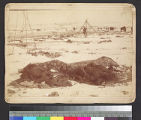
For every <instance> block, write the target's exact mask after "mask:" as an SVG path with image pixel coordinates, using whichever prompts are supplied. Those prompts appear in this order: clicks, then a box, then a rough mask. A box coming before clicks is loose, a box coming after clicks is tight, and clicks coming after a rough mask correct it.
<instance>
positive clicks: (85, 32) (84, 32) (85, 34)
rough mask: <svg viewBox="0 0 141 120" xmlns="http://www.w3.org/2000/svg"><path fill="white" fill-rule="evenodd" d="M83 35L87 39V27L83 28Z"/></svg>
mask: <svg viewBox="0 0 141 120" xmlns="http://www.w3.org/2000/svg"><path fill="white" fill-rule="evenodd" d="M83 34H84V36H85V37H87V28H86V27H84V28H83Z"/></svg>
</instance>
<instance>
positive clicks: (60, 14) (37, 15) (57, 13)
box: [6, 4, 133, 27]
mask: <svg viewBox="0 0 141 120" xmlns="http://www.w3.org/2000/svg"><path fill="white" fill-rule="evenodd" d="M23 9H24V10H25V9H26V11H23ZM14 10H18V11H14ZM132 10H133V9H132V8H131V6H130V5H127V4H123V5H121V4H120V5H115V4H111V5H107V4H79V5H76V4H75V5H72V4H70V5H64V4H63V5H61V4H57V5H55V4H49V5H47V4H46V5H43V4H42V5H37V4H33V5H31V4H30V5H27V4H25V5H23V4H17V5H15V4H11V5H9V6H8V7H7V12H6V13H7V14H6V22H7V25H12V26H15V25H16V23H17V24H18V26H19V27H20V26H21V25H22V24H23V22H25V21H24V20H25V17H28V19H29V22H30V24H31V25H37V24H43V25H44V24H45V25H53V24H54V23H57V24H72V23H73V24H76V25H78V26H79V25H82V24H83V23H84V21H85V20H86V19H87V20H88V21H89V23H90V24H91V25H92V26H132V18H133V12H132ZM25 14H26V15H25Z"/></svg>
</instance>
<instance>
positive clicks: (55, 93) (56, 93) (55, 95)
mask: <svg viewBox="0 0 141 120" xmlns="http://www.w3.org/2000/svg"><path fill="white" fill-rule="evenodd" d="M58 96H59V93H58V92H52V93H50V94H49V95H48V97H58Z"/></svg>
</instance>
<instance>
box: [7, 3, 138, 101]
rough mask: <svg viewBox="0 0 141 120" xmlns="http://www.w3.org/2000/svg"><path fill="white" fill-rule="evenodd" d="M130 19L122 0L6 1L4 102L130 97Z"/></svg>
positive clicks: (133, 43)
mask: <svg viewBox="0 0 141 120" xmlns="http://www.w3.org/2000/svg"><path fill="white" fill-rule="evenodd" d="M135 21H136V12H135V7H134V6H133V5H132V4H126V3H120V4H119V3H118V4H117V3H116V4H113V3H99V4H98V3H10V4H7V5H6V7H5V100H6V102H8V103H131V102H133V101H134V100H135V96H136V91H135V89H136V87H135V86H136V64H135V61H136V39H135V37H136V23H135Z"/></svg>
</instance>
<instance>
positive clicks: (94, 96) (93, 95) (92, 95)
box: [90, 95, 98, 97]
mask: <svg viewBox="0 0 141 120" xmlns="http://www.w3.org/2000/svg"><path fill="white" fill-rule="evenodd" d="M90 96H91V97H98V95H90Z"/></svg>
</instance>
